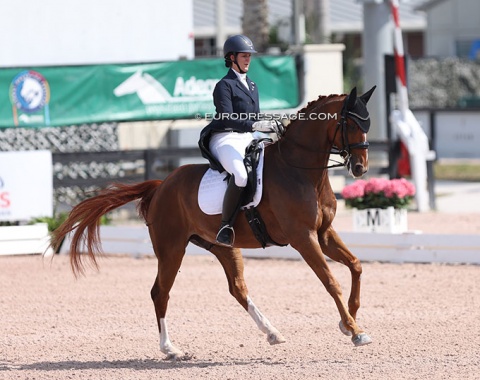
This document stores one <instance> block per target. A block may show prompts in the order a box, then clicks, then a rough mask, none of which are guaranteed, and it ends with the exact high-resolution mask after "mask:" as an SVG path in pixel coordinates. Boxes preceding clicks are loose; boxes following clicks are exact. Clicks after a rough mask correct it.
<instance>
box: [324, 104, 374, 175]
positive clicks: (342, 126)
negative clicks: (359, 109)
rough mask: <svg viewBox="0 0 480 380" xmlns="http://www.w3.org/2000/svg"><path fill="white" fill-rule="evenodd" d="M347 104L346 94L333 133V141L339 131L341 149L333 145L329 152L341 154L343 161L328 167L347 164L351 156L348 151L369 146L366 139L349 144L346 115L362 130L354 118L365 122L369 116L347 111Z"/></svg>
mask: <svg viewBox="0 0 480 380" xmlns="http://www.w3.org/2000/svg"><path fill="white" fill-rule="evenodd" d="M347 104H348V96H347V97H346V98H345V101H344V103H343V107H342V111H341V114H340V121H339V122H338V123H337V128H336V129H335V134H334V135H333V141H335V137H337V133H338V132H339V131H341V134H342V145H343V149H340V148H338V147H337V146H335V145H333V146H332V150H331V151H330V154H338V155H340V156H342V157H343V160H344V162H343V163H341V162H338V163H337V164H334V165H332V166H328V168H335V167H339V166H347V165H348V163H349V162H350V159H351V157H352V154H351V153H350V151H351V150H352V149H368V147H369V146H370V143H369V142H368V141H362V142H359V143H355V144H349V143H348V133H347V125H348V124H347V119H348V116H349V115H350V116H352V118H353V119H354V121H355V124H357V127H358V128H360V129H362V130H363V128H362V127H361V126H360V125H359V123H358V122H356V120H355V119H359V120H360V121H364V122H367V121H368V119H369V118H370V116H367V117H362V116H360V115H359V114H357V113H355V112H352V111H348V110H347ZM334 161H335V160H334Z"/></svg>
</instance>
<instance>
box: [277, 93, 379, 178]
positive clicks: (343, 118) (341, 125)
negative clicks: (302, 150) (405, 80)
mask: <svg viewBox="0 0 480 380" xmlns="http://www.w3.org/2000/svg"><path fill="white" fill-rule="evenodd" d="M347 102H348V96H347V97H346V98H345V100H344V102H343V107H342V111H341V114H340V121H339V122H338V123H337V127H336V129H335V134H334V136H333V141H335V137H336V136H337V133H338V131H341V133H342V144H343V149H340V148H338V147H336V146H335V145H333V146H332V148H331V150H330V151H318V153H327V154H328V155H331V154H337V155H340V156H342V157H343V162H340V161H337V160H333V159H331V158H330V157H329V158H328V160H329V161H334V162H335V164H332V165H327V166H318V167H306V166H298V165H294V164H292V163H290V162H288V161H287V160H286V159H285V158H284V157H283V155H282V150H281V148H280V144H281V140H279V141H278V144H277V147H278V153H279V155H280V157H281V159H282V160H283V161H284V162H285V163H286V164H287V165H288V166H291V167H293V168H296V169H303V170H323V169H331V168H338V167H345V166H347V165H348V163H349V162H350V158H351V157H352V154H351V153H350V150H351V149H368V147H369V146H370V143H369V142H368V141H362V142H359V143H355V144H348V133H347V119H348V115H352V116H354V117H356V118H359V119H361V120H367V119H365V118H362V117H361V116H360V115H358V114H356V113H354V112H351V111H347V107H346V105H347ZM327 104H328V103H327ZM293 142H294V143H295V144H297V145H299V144H298V143H297V142H295V141H293Z"/></svg>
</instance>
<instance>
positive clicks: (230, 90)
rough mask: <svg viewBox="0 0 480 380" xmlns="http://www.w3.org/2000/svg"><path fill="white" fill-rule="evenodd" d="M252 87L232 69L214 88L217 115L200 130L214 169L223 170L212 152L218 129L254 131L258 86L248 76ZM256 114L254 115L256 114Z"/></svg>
mask: <svg viewBox="0 0 480 380" xmlns="http://www.w3.org/2000/svg"><path fill="white" fill-rule="evenodd" d="M247 84H248V87H249V89H250V90H248V89H247V88H246V87H245V85H244V84H243V83H242V82H241V81H240V79H239V78H238V77H237V75H236V74H235V73H234V72H233V70H232V69H230V70H229V71H228V73H227V75H225V76H224V77H223V78H222V79H221V80H220V81H219V82H218V83H217V84H216V86H215V89H214V90H213V103H214V104H215V111H216V115H215V117H214V119H213V120H212V121H211V122H210V124H208V125H207V126H206V127H205V128H203V130H202V132H201V133H200V140H199V142H198V145H199V147H200V150H201V152H202V156H203V157H205V158H206V159H207V160H209V161H210V166H211V167H212V169H215V170H219V171H223V168H222V166H221V165H220V163H219V162H218V161H217V159H216V158H215V157H213V155H212V154H211V153H210V150H209V145H210V138H211V137H212V134H213V133H215V132H226V131H233V132H252V125H253V123H254V122H255V121H256V119H257V117H256V115H258V114H259V113H260V101H259V97H258V89H257V86H256V85H255V83H253V82H252V81H251V80H250V79H249V78H248V77H247ZM252 115H253V116H252Z"/></svg>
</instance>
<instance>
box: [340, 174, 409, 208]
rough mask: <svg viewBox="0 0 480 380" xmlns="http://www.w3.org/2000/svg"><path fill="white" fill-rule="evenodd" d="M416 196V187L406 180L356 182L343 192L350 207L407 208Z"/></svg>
mask: <svg viewBox="0 0 480 380" xmlns="http://www.w3.org/2000/svg"><path fill="white" fill-rule="evenodd" d="M414 195H415V186H414V185H413V184H412V183H411V182H408V181H407V180H406V179H404V178H401V179H391V180H388V179H383V178H371V179H370V180H368V181H365V180H363V179H359V180H356V181H355V182H353V183H352V184H351V185H347V186H345V187H344V188H343V190H342V197H343V199H345V204H346V205H347V206H348V207H352V208H357V209H359V210H363V209H366V208H387V207H394V208H406V207H408V205H409V204H410V202H411V201H412V199H413V196H414Z"/></svg>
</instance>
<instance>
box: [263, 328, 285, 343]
mask: <svg viewBox="0 0 480 380" xmlns="http://www.w3.org/2000/svg"><path fill="white" fill-rule="evenodd" d="M267 341H268V343H270V344H271V345H274V344H280V343H285V342H286V339H285V338H284V337H283V336H282V334H280V333H279V332H278V331H276V332H272V333H269V334H267Z"/></svg>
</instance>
